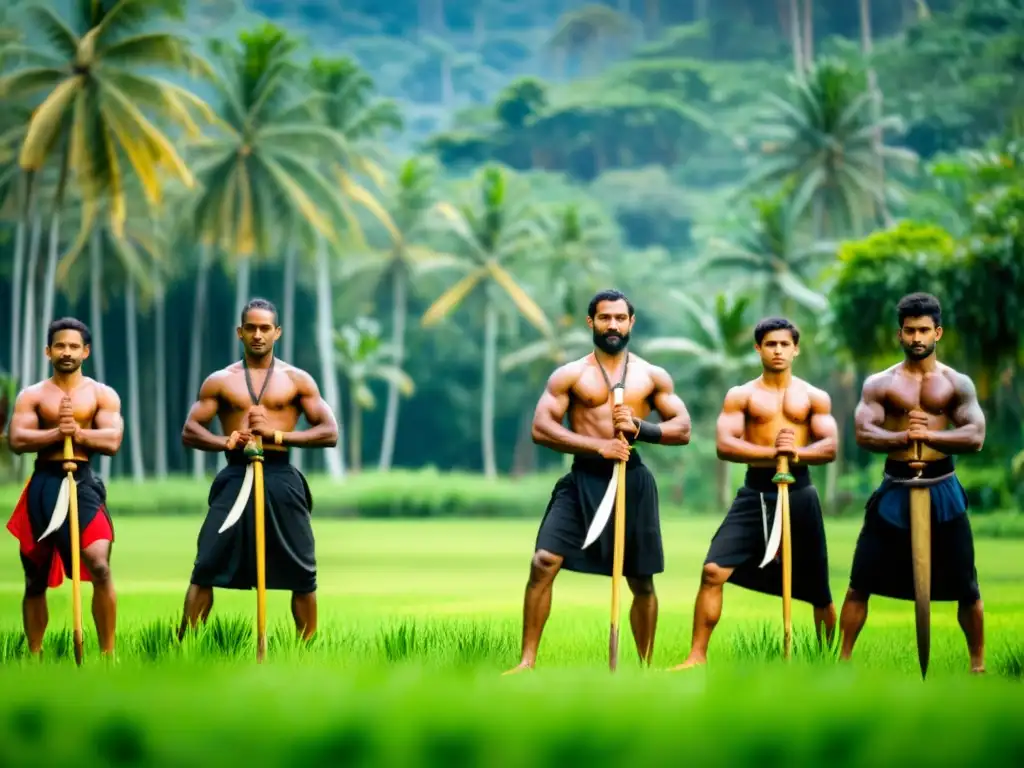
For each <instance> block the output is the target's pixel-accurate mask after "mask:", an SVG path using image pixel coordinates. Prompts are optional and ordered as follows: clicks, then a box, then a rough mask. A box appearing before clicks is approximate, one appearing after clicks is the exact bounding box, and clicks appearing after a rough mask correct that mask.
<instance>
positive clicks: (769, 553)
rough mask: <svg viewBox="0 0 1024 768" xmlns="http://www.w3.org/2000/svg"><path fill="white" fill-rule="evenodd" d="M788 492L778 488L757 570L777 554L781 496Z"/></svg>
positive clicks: (780, 527) (779, 533) (780, 539)
mask: <svg viewBox="0 0 1024 768" xmlns="http://www.w3.org/2000/svg"><path fill="white" fill-rule="evenodd" d="M788 490H789V489H788V488H787V489H785V490H783V489H782V488H780V489H779V495H778V498H776V499H775V519H774V520H772V533H771V536H769V537H768V543H767V544H765V547H764V560H762V561H761V565H759V566H758V568H764V567H765V566H766V565H768V563H770V562H771V561H772V560H773V559H775V555H776V554H778V551H779V544H780V543H781V542H782V494H783V493H786V492H788Z"/></svg>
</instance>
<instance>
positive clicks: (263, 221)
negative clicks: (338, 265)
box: [189, 24, 347, 477]
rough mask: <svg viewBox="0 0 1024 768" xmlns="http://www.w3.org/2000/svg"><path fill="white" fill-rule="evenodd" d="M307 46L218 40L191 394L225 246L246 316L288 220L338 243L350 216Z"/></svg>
mask: <svg viewBox="0 0 1024 768" xmlns="http://www.w3.org/2000/svg"><path fill="white" fill-rule="evenodd" d="M298 47H299V41H298V40H296V39H294V38H292V37H290V36H288V35H287V34H286V33H285V32H284V31H283V30H281V29H279V28H278V27H275V26H273V25H270V24H265V25H263V26H261V27H259V28H257V29H255V30H252V31H247V32H243V33H241V34H240V35H239V38H238V40H237V44H234V45H233V44H228V43H226V42H224V41H213V42H211V44H210V48H211V53H212V58H213V60H214V61H215V63H216V69H215V73H216V74H215V77H214V79H213V83H214V87H215V89H216V91H217V99H216V102H215V110H216V119H215V125H216V129H217V130H216V131H215V132H214V133H212V134H211V135H209V136H204V137H202V138H201V139H199V140H197V141H195V142H193V143H192V146H191V150H192V156H193V157H194V163H195V166H194V167H195V172H196V176H197V177H198V178H199V179H200V180H201V181H202V189H201V191H200V192H199V194H198V195H196V196H195V198H194V200H193V203H192V207H191V211H192V218H193V229H194V231H195V232H196V236H197V239H198V240H199V242H200V244H201V250H200V263H199V270H198V274H197V276H196V284H195V285H196V299H195V306H196V308H197V311H196V317H195V318H194V325H193V332H194V338H193V349H192V352H193V357H192V361H191V364H190V372H189V394H190V397H191V396H194V394H195V392H197V391H198V389H199V383H200V375H201V374H200V370H199V365H200V360H201V354H200V350H201V344H202V336H203V333H204V331H203V330H202V327H203V317H202V308H203V306H204V304H205V301H206V297H205V291H206V290H207V273H208V270H209V268H210V267H211V266H212V264H213V260H214V257H215V254H216V253H217V251H218V249H219V250H221V251H223V252H224V253H225V254H228V255H229V256H230V257H231V259H232V260H233V261H234V262H235V269H236V296H235V309H236V310H237V311H239V312H240V311H241V308H242V305H243V304H244V302H245V300H246V299H247V298H248V294H249V284H250V262H251V259H252V257H253V256H256V255H260V256H266V255H268V254H269V253H270V250H271V246H272V244H273V240H274V235H275V234H276V233H277V232H278V231H279V230H278V225H279V224H280V223H282V222H292V223H293V224H294V223H296V222H300V223H302V224H305V225H308V226H309V227H311V228H312V229H313V230H315V231H316V232H318V233H319V234H321V235H323V236H324V237H327V238H329V239H334V238H335V237H336V227H335V222H336V221H337V220H339V219H340V218H341V217H342V216H343V215H344V208H345V203H344V200H343V198H342V196H341V193H340V191H339V190H338V189H337V188H336V187H335V185H334V184H332V183H331V181H330V179H329V178H328V176H327V174H326V172H325V169H324V167H323V160H324V159H325V158H330V157H332V156H334V155H337V154H339V153H343V152H345V151H346V150H347V143H346V140H345V137H344V136H342V135H341V134H340V133H339V132H337V131H335V130H333V129H331V128H329V127H327V126H325V125H322V124H318V123H316V122H314V121H313V120H312V119H311V114H312V111H313V109H314V107H315V101H316V99H317V95H316V94H314V93H313V92H312V91H311V90H310V89H309V88H308V86H307V84H306V83H305V81H304V79H303V78H302V77H301V75H300V73H299V71H298V69H297V67H296V65H295V61H294V54H295V52H296V50H297V49H298ZM235 343H236V341H235V340H234V339H232V344H233V345H234V344H235ZM332 455H336V454H332ZM204 460H205V456H204V455H203V454H201V453H200V452H198V451H196V452H194V455H193V462H194V463H193V475H194V476H197V477H198V476H200V475H201V474H202V472H203V466H204V464H205V461H204ZM339 462H340V459H339V460H337V461H335V462H333V463H332V464H331V465H330V466H331V469H332V473H333V474H335V475H338V474H340V473H341V466H340V463H339Z"/></svg>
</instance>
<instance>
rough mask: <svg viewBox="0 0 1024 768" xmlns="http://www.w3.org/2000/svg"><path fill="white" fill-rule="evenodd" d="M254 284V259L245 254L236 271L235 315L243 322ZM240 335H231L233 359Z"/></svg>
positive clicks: (237, 353) (236, 352)
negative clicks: (251, 287)
mask: <svg viewBox="0 0 1024 768" xmlns="http://www.w3.org/2000/svg"><path fill="white" fill-rule="evenodd" d="M251 284H252V261H251V260H250V257H248V256H245V257H243V258H241V259H239V261H238V269H237V271H236V272H235V317H236V318H237V319H238V322H239V323H241V316H242V307H244V306H245V305H246V302H248V301H249V286H250V285H251ZM238 343H239V342H238V335H237V334H234V333H233V334H232V335H231V359H232V360H234V359H235V356H236V355H239V354H240V353H239V352H238Z"/></svg>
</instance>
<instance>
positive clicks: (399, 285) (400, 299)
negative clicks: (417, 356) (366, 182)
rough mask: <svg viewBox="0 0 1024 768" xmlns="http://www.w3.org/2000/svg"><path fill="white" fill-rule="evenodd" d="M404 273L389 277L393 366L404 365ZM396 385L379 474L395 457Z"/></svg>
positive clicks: (386, 415)
mask: <svg viewBox="0 0 1024 768" xmlns="http://www.w3.org/2000/svg"><path fill="white" fill-rule="evenodd" d="M405 279H406V276H405V271H404V270H403V269H402V267H401V266H399V267H397V268H396V269H395V271H394V273H393V274H392V276H391V289H392V290H391V294H392V295H391V345H392V348H393V349H394V353H395V365H397V366H398V367H399V368H403V366H404V365H405V319H406V315H407V313H408V309H409V307H408V299H407V297H406V294H405V288H406V286H405ZM398 396H399V392H398V383H397V382H394V381H392V382H390V383H389V384H388V404H387V409H386V410H385V412H384V435H383V437H382V438H381V446H380V463H379V469H380V471H381V472H387V471H388V470H389V469H391V461H392V459H393V458H394V455H395V436H396V435H397V433H398V402H399V400H398Z"/></svg>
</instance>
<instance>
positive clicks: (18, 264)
mask: <svg viewBox="0 0 1024 768" xmlns="http://www.w3.org/2000/svg"><path fill="white" fill-rule="evenodd" d="M19 182H20V184H19V186H20V189H21V195H22V199H23V201H24V207H23V210H22V214H21V216H20V217H18V227H17V229H16V230H15V234H14V275H13V276H12V278H11V367H10V374H11V378H12V379H13V380H14V383H15V388H16V389H17V388H18V373H19V371H20V369H21V355H20V352H21V320H22V315H21V300H22V297H23V294H22V290H23V288H22V286H23V283H24V281H25V242H26V239H27V233H28V223H29V221H30V220H31V216H32V207H33V200H32V197H33V190H34V185H33V184H32V175H31V174H28V173H25V174H22V175H21V178H20V179H19Z"/></svg>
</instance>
